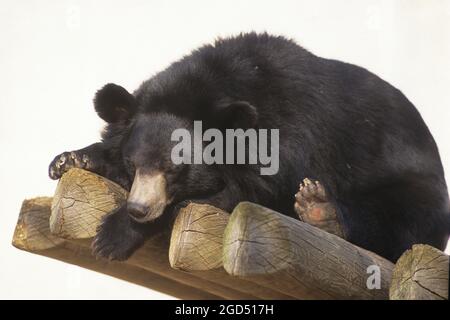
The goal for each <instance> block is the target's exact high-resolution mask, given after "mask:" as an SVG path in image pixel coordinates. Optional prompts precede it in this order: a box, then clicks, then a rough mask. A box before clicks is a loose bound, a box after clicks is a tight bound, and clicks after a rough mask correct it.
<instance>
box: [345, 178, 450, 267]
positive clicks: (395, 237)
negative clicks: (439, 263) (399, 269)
mask: <svg viewBox="0 0 450 320" xmlns="http://www.w3.org/2000/svg"><path fill="white" fill-rule="evenodd" d="M410 176H411V177H410ZM434 179H435V178H434V177H431V178H430V177H427V176H424V175H421V176H419V177H414V176H413V175H412V174H410V173H408V176H407V178H402V179H398V180H397V181H394V180H393V179H392V180H389V181H388V182H387V183H386V184H380V185H378V186H376V187H374V186H371V188H370V189H359V190H353V192H352V193H351V197H349V198H346V199H344V198H341V199H340V200H339V201H338V202H337V206H338V211H339V212H338V214H339V216H340V217H342V221H343V223H344V228H345V231H346V240H348V241H350V242H352V243H353V244H356V245H358V246H360V247H362V248H364V249H367V250H370V251H373V252H375V253H377V254H379V255H381V256H383V257H385V258H387V259H389V260H391V261H392V262H395V261H396V260H397V259H398V258H399V257H400V255H401V254H402V253H403V252H404V251H405V250H407V249H410V248H411V246H412V245H413V244H418V243H420V244H429V245H431V246H434V247H436V248H438V249H440V250H444V249H445V246H446V243H447V240H448V237H449V231H450V230H449V229H450V228H449V221H450V215H449V209H448V208H449V207H448V205H449V202H448V195H447V190H446V188H445V184H444V183H443V182H440V181H436V180H434Z"/></svg>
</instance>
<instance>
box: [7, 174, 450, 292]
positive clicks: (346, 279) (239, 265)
mask: <svg viewBox="0 0 450 320" xmlns="http://www.w3.org/2000/svg"><path fill="white" fill-rule="evenodd" d="M126 198H127V192H126V191H125V190H123V189H122V188H121V187H120V186H118V185H117V184H115V183H113V182H111V181H109V180H107V179H105V178H103V177H100V176H98V175H95V174H93V173H90V172H87V171H84V170H80V169H72V170H70V171H69V172H68V173H66V174H65V175H64V176H63V177H62V178H61V180H60V182H59V184H58V187H57V190H56V192H55V196H54V197H53V198H50V197H41V198H35V199H30V200H25V201H24V203H23V205H22V209H21V212H20V215H19V219H18V223H17V226H16V230H15V233H14V237H13V245H14V246H15V247H17V248H19V249H21V250H25V251H28V252H31V253H35V254H39V255H42V256H46V257H50V258H53V259H57V260H60V261H64V262H67V263H71V264H75V265H78V266H81V267H84V268H87V269H90V270H94V271H97V272H101V273H104V274H108V275H110V276H113V277H116V278H120V279H123V280H127V281H130V282H133V283H136V284H139V285H142V286H145V287H148V288H151V289H154V290H157V291H160V292H163V293H166V294H169V295H172V296H175V297H177V298H181V299H389V297H391V298H392V299H448V261H449V257H448V256H447V255H445V254H444V253H442V252H440V251H439V250H437V249H434V248H431V247H429V246H422V245H418V246H415V247H414V248H413V249H412V250H410V251H408V252H406V253H405V255H404V257H402V258H401V259H400V260H399V262H398V263H397V266H395V269H394V265H393V264H392V263H391V262H389V261H387V260H386V259H384V258H382V257H379V256H377V255H376V254H374V253H372V252H369V251H367V250H364V249H362V248H359V247H357V246H355V245H353V244H351V243H349V242H347V241H345V240H344V239H341V238H339V237H337V236H335V235H333V234H330V233H328V232H325V231H323V230H320V229H318V228H316V227H313V226H311V225H308V224H306V223H304V222H301V221H299V220H296V219H292V218H290V217H286V216H284V215H281V214H280V213H277V212H274V211H272V210H270V209H267V208H264V207H261V206H259V205H256V204H253V203H249V202H243V203H240V204H239V205H238V206H237V207H236V208H235V210H234V211H233V212H232V214H231V215H229V214H228V213H226V212H223V211H222V210H220V209H217V208H214V207H211V206H208V205H201V204H195V203H191V204H190V205H189V206H187V207H186V208H184V209H182V210H180V212H179V213H178V217H177V219H176V221H175V224H174V226H173V227H171V226H168V228H167V229H166V230H161V232H160V233H158V234H155V235H154V236H153V237H152V238H151V239H149V240H148V241H147V242H146V244H145V245H144V246H143V247H142V248H141V249H139V250H138V251H137V252H136V253H135V254H134V255H133V256H132V257H131V258H130V259H129V260H127V261H125V262H114V261H107V260H98V259H96V258H95V257H94V256H92V254H91V249H90V244H91V241H92V237H93V236H94V235H95V230H96V228H97V226H98V224H99V221H100V219H101V217H102V216H103V215H105V214H108V213H109V212H111V211H112V210H114V209H115V208H117V207H118V206H120V205H122V204H123V203H124V201H126ZM419 256H420V257H423V259H418V258H417V257H419ZM424 265H425V266H426V268H428V269H426V268H425V269H424V268H423V266H424ZM371 266H377V268H378V269H377V270H378V271H379V276H380V277H379V283H378V286H379V288H376V289H369V288H368V281H369V282H370V281H371V280H370V279H369V277H370V276H371V274H370V273H368V270H371V269H370V268H371ZM433 268H434V269H433ZM426 270H434V271H435V272H431V273H428V272H427V271H426ZM436 270H437V271H436ZM392 275H394V276H393V277H392ZM391 280H392V287H391ZM369 287H370V285H369ZM390 287H391V288H390ZM389 292H391V294H389Z"/></svg>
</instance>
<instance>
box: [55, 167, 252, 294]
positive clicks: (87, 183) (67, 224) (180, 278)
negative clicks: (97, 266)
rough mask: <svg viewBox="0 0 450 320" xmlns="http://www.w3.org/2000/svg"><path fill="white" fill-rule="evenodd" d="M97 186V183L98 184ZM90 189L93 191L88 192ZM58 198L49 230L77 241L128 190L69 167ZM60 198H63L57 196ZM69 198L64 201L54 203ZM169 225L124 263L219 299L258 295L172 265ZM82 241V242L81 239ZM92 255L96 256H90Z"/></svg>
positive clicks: (88, 236) (89, 235) (85, 236)
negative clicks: (52, 224) (170, 261)
mask: <svg viewBox="0 0 450 320" xmlns="http://www.w3.org/2000/svg"><path fill="white" fill-rule="evenodd" d="M97 186H98V187H97ZM91 193H93V195H90V194H91ZM57 195H58V199H57V200H54V201H53V203H52V214H51V218H50V221H58V223H57V224H55V225H58V227H57V228H52V234H53V235H56V236H57V237H63V238H66V239H71V240H78V241H72V242H74V243H76V244H78V245H80V241H79V240H81V239H89V242H90V241H91V238H92V236H93V233H95V232H94V230H96V229H97V226H98V225H99V223H100V220H101V217H102V216H103V215H106V214H107V213H109V211H112V210H114V209H116V208H117V207H119V206H121V205H122V204H123V203H124V201H126V198H127V196H128V193H127V192H126V191H125V190H123V189H122V188H121V187H120V186H118V185H117V184H115V183H114V182H112V181H109V180H108V179H106V178H104V177H101V176H98V175H96V174H94V173H92V172H89V171H85V170H82V169H71V170H69V171H68V172H67V173H66V174H65V175H64V176H63V178H62V179H60V181H59V183H58V186H57ZM60 199H62V200H60ZM65 199H68V200H69V201H70V202H68V204H64V205H55V203H58V202H60V203H62V202H63V201H65ZM169 227H170V226H167V229H165V230H161V232H160V233H158V234H155V235H154V236H153V237H152V238H151V239H149V240H148V241H146V243H145V245H144V246H143V247H142V248H140V249H139V250H138V251H137V252H135V253H134V254H133V256H132V257H130V258H129V259H128V260H127V261H126V262H125V264H130V265H133V266H136V267H139V268H142V269H145V270H148V271H150V272H152V273H155V274H157V275H159V276H161V277H165V278H169V279H172V280H174V281H177V282H179V283H181V284H184V285H186V286H190V287H193V288H196V289H198V290H203V291H206V292H207V293H209V294H211V295H214V296H217V297H220V298H222V299H257V298H258V297H256V296H254V295H252V294H249V293H248V292H242V291H240V290H239V288H236V287H234V288H233V287H231V286H229V285H227V284H223V283H221V282H220V281H210V280H209V279H207V277H205V276H204V275H203V274H196V275H194V274H190V273H186V272H182V271H179V270H175V269H172V268H171V267H170V264H169V259H168V251H169V242H170V230H169V229H170V228H169ZM83 245H85V243H84V242H83ZM92 259H95V257H92Z"/></svg>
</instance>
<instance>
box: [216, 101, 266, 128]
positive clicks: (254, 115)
mask: <svg viewBox="0 0 450 320" xmlns="http://www.w3.org/2000/svg"><path fill="white" fill-rule="evenodd" d="M218 119H219V122H220V123H222V125H224V127H225V128H230V129H236V128H242V129H249V128H253V127H255V126H256V124H257V122H258V112H257V110H256V108H255V107H254V106H252V105H251V104H250V103H248V102H246V101H235V102H232V103H228V104H222V105H221V106H220V107H219V112H218Z"/></svg>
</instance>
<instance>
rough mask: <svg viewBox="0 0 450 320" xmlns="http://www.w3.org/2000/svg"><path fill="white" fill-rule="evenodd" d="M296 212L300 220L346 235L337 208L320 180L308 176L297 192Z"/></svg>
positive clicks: (338, 234) (341, 235)
mask: <svg viewBox="0 0 450 320" xmlns="http://www.w3.org/2000/svg"><path fill="white" fill-rule="evenodd" d="M294 209H295V212H297V214H298V217H299V218H300V220H302V221H304V222H306V223H308V224H310V225H313V226H315V227H317V228H320V229H322V230H325V231H327V232H330V233H333V234H335V235H337V236H340V237H344V236H343V231H342V228H341V226H340V224H339V221H338V218H337V215H336V208H335V207H334V206H333V204H332V203H330V202H329V201H328V197H327V195H326V193H325V189H324V187H323V186H322V184H321V183H320V182H319V181H311V180H310V179H308V178H306V179H304V180H303V183H301V184H300V186H299V190H298V192H297V193H296V194H295V205H294Z"/></svg>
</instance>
